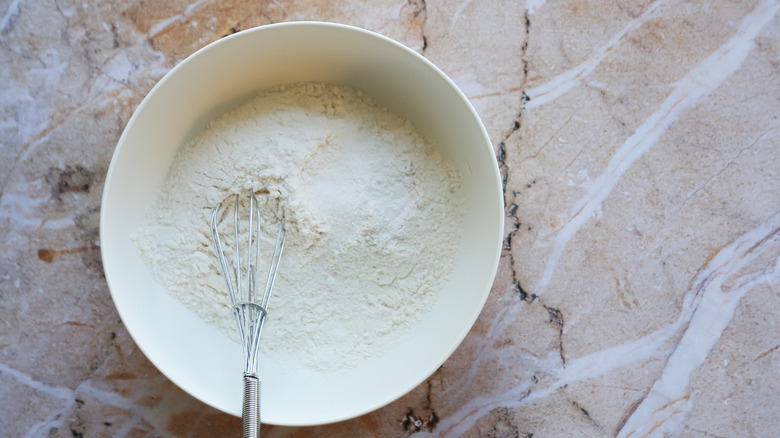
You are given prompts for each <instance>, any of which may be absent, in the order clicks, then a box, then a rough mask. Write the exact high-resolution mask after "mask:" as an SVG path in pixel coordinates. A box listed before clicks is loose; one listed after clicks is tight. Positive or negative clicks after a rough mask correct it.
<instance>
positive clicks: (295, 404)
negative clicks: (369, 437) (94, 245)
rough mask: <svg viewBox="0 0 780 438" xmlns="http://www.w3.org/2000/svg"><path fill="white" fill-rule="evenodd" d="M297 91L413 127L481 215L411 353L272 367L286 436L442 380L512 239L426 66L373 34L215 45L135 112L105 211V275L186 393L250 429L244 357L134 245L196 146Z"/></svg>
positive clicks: (277, 34) (267, 374)
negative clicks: (307, 85) (263, 95)
mask: <svg viewBox="0 0 780 438" xmlns="http://www.w3.org/2000/svg"><path fill="white" fill-rule="evenodd" d="M298 81H322V82H328V83H336V84H345V85H349V86H352V87H354V88H357V89H360V90H363V91H364V92H366V93H368V94H369V95H371V96H372V97H373V98H375V99H376V100H378V101H379V102H380V103H383V104H384V105H386V106H388V107H389V108H391V109H392V110H394V111H395V112H397V113H399V114H402V115H405V116H406V117H408V118H409V119H410V120H412V121H413V123H414V124H415V125H416V126H417V127H418V129H420V130H421V131H422V133H423V134H424V135H425V136H426V137H427V138H428V139H429V141H430V142H432V143H433V144H434V145H436V147H437V149H438V150H439V151H440V152H441V153H442V154H443V155H444V156H445V157H447V158H449V159H450V160H452V161H454V162H455V163H456V164H457V165H458V166H459V168H460V170H461V173H462V178H463V181H462V182H463V187H464V190H465V195H466V199H467V203H468V212H467V215H466V217H465V220H464V225H463V226H464V234H463V237H462V239H461V242H460V247H459V255H458V258H457V261H456V265H455V269H454V270H453V273H452V275H451V277H450V279H449V282H448V283H447V284H445V285H444V286H443V291H442V293H441V294H440V298H439V300H438V302H437V304H436V306H435V308H434V309H433V310H432V312H431V313H430V314H429V315H428V316H427V317H426V318H425V319H424V320H423V321H422V322H421V323H420V324H419V325H418V326H416V327H415V328H414V329H413V333H412V334H411V336H409V337H408V338H407V339H405V340H402V341H400V342H399V343H397V344H396V345H395V346H394V347H392V348H391V349H389V350H388V351H386V352H385V353H384V354H382V356H381V357H374V358H371V359H369V360H368V361H366V362H364V363H362V364H361V365H360V366H357V367H355V368H353V369H348V370H343V371H339V372H322V371H312V370H307V369H304V368H300V369H296V368H291V367H289V366H287V365H285V366H282V365H281V364H277V363H274V361H272V360H270V359H269V358H267V357H261V359H260V371H261V376H262V379H263V386H262V388H263V389H262V398H263V401H262V405H263V421H264V422H268V423H271V424H280V425H314V424H321V423H328V422H333V421H339V420H343V419H347V418H352V417H355V416H358V415H361V414H364V413H366V412H369V411H372V410H374V409H376V408H379V407H381V406H383V405H385V404H387V403H389V402H391V401H393V400H395V399H396V398H398V397H400V396H402V395H403V394H405V393H406V392H408V391H409V390H411V389H412V388H414V387H415V386H416V385H418V384H419V383H421V382H422V381H423V380H425V379H426V378H427V377H428V376H429V375H430V374H432V373H433V372H434V371H435V370H436V369H437V368H438V367H439V366H440V365H441V364H442V363H443V362H444V360H446V359H447V357H449V355H450V354H451V353H452V352H453V350H454V349H455V348H456V347H457V346H458V344H459V343H460V342H461V341H462V340H463V338H464V337H465V335H466V333H467V332H468V330H469V329H470V328H471V326H472V324H473V323H474V321H475V320H476V318H477V316H478V314H479V312H480V310H481V308H482V306H483V304H484V302H485V299H486V298H487V295H488V293H489V290H490V287H491V284H492V281H493V278H494V275H495V271H496V267H497V265H498V257H499V253H500V245H501V239H502V233H503V200H502V195H501V185H500V180H499V176H498V169H497V167H496V162H495V158H494V156H493V151H492V148H491V145H490V141H489V139H488V137H487V134H486V132H485V129H484V127H483V126H482V124H481V122H480V121H479V118H478V116H477V115H476V113H475V112H474V110H473V108H472V107H471V106H470V105H469V103H468V101H467V100H466V98H465V97H464V96H463V94H462V93H461V92H460V91H459V90H458V89H457V87H455V85H454V84H453V83H452V82H451V81H450V80H449V79H447V78H446V77H445V76H444V75H443V74H442V73H441V72H440V71H439V70H438V69H436V68H435V67H434V66H433V65H432V64H430V63H429V62H428V61H426V60H425V59H423V58H422V57H420V56H419V55H417V54H416V53H415V52H413V51H411V50H409V49H407V48H405V47H403V46H401V45H400V44H398V43H395V42H393V41H391V40H389V39H387V38H384V37H381V36H379V35H376V34H373V33H370V32H367V31H364V30H360V29H357V28H353V27H349V26H343V25H335V24H325V23H287V24H278V25H270V26H265V27H260V28H256V29H252V30H248V31H244V32H240V33H238V34H235V35H233V36H231V37H227V38H224V39H222V40H220V41H218V42H216V43H213V44H211V45H209V46H207V47H205V48H204V49H202V50H200V51H198V52H196V53H195V54H194V55H192V56H191V57H189V58H187V59H186V60H185V61H183V62H182V63H181V64H179V65H178V66H177V67H176V68H174V69H173V70H172V71H171V72H170V73H169V74H168V75H166V76H165V77H164V78H163V80H161V81H160V83H159V84H157V86H156V87H155V88H154V89H153V90H152V91H151V92H150V93H149V95H148V96H147V97H146V99H144V101H143V102H142V103H141V105H140V106H139V108H138V109H137V110H136V113H135V114H134V116H133V118H132V119H131V120H130V122H129V123H128V125H127V127H126V128H125V132H124V133H123V135H122V137H121V138H120V140H119V144H118V146H117V149H116V151H115V153H114V157H113V159H112V162H111V166H110V168H109V171H108V175H107V179H106V185H105V189H104V194H103V204H102V211H101V245H102V253H103V264H104V269H105V272H106V279H107V281H108V285H109V288H110V290H111V294H112V297H113V299H114V302H115V305H116V307H117V309H118V311H119V313H120V315H121V317H122V319H123V321H124V323H125V325H126V326H127V329H128V331H129V332H130V334H131V336H132V337H133V339H134V340H135V342H136V343H137V344H138V346H139V348H141V350H142V351H143V352H144V353H145V354H146V355H147V357H148V358H149V359H150V360H151V361H152V362H153V363H154V364H155V366H157V368H158V369H159V370H160V371H161V372H162V373H164V374H165V375H166V376H167V377H168V378H169V379H171V380H172V381H173V382H174V383H176V384H177V385H178V386H179V387H181V388H183V389H184V390H186V391H187V392H189V393H190V394H192V395H193V396H195V397H196V398H198V399H200V400H202V401H204V402H206V403H208V404H210V405H212V406H213V407H215V408H217V409H221V410H223V411H226V412H229V413H232V414H235V415H240V411H241V391H242V379H241V372H242V369H241V364H242V360H241V354H242V353H241V348H240V346H238V345H237V344H235V343H233V342H232V341H230V340H229V339H228V338H227V337H226V336H224V335H223V334H222V333H220V332H219V331H218V330H217V329H216V328H214V327H212V326H210V325H209V324H207V323H205V322H203V321H202V320H201V319H200V318H199V317H198V316H196V315H195V314H194V313H192V312H191V311H189V310H188V309H187V308H185V307H184V306H183V305H182V304H181V303H179V302H178V301H176V300H175V299H173V298H171V297H170V296H169V295H168V294H167V293H166V292H165V291H164V290H163V288H162V286H160V285H159V284H157V283H156V282H155V281H154V280H153V279H152V277H151V274H150V273H149V272H148V271H147V268H146V267H145V266H144V264H143V262H142V261H141V259H140V257H139V256H138V255H137V253H136V250H135V248H134V246H133V244H132V243H131V241H130V238H129V237H130V235H131V234H132V233H133V232H134V231H135V230H136V229H137V227H138V226H139V225H140V224H141V223H142V221H143V219H144V218H145V215H146V214H147V212H148V208H149V206H150V204H151V202H152V201H153V200H154V199H155V196H156V194H157V190H158V187H159V185H160V184H161V183H162V181H163V180H164V179H165V177H166V174H167V170H168V167H169V165H170V163H171V161H172V160H173V157H174V154H175V153H176V150H177V149H178V147H179V146H180V145H181V144H182V143H183V142H184V141H185V140H186V139H187V138H188V137H189V136H190V135H191V134H193V133H194V132H196V131H197V130H199V129H201V128H202V126H203V124H204V123H205V122H206V121H208V120H209V119H210V118H212V117H214V116H215V115H217V114H219V113H221V112H223V111H225V110H226V109H228V108H230V107H232V106H234V105H235V104H236V103H237V102H239V101H241V100H242V99H244V98H246V97H247V96H248V95H249V94H251V93H253V92H255V91H257V90H259V89H262V88H268V87H272V86H275V85H279V84H285V83H294V82H298ZM315 275H316V274H315Z"/></svg>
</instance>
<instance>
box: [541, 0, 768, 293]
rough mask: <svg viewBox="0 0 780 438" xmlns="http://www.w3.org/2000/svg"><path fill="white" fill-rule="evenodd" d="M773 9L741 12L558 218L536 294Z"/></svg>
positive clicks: (733, 64)
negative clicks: (623, 180) (728, 33)
mask: <svg viewBox="0 0 780 438" xmlns="http://www.w3.org/2000/svg"><path fill="white" fill-rule="evenodd" d="M777 9H778V2H777V1H773V0H765V1H763V2H761V3H760V4H759V5H758V6H756V8H755V9H754V10H753V11H752V12H750V13H749V14H747V15H746V16H745V17H744V18H743V20H742V22H741V24H740V26H739V28H738V29H737V32H736V33H735V34H734V36H732V37H731V38H730V39H729V40H728V41H727V42H726V43H725V44H723V45H722V46H721V47H719V48H718V49H717V50H715V51H714V52H713V53H712V54H711V55H710V56H708V57H707V58H706V59H705V60H704V61H702V62H701V63H700V64H699V65H697V66H696V67H694V68H693V69H691V70H690V71H689V72H688V73H687V74H686V75H685V76H684V77H683V78H682V79H680V80H679V81H677V83H675V85H674V88H673V89H672V92H671V93H670V94H669V96H668V97H667V98H666V100H664V102H663V103H662V104H661V106H660V107H659V108H658V109H656V110H655V111H654V112H653V113H652V114H651V115H650V117H648V118H647V119H645V121H644V122H643V123H642V124H641V125H640V126H639V128H637V130H636V131H635V132H634V134H633V135H631V136H630V137H629V138H628V139H627V140H626V141H625V143H623V145H621V146H620V148H618V150H617V151H616V152H615V154H614V155H613V157H612V159H611V160H610V162H609V164H608V165H607V167H606V169H604V172H603V173H602V174H601V175H599V176H598V178H596V179H595V180H594V181H593V183H592V184H590V185H589V186H588V187H587V188H586V193H585V195H584V196H583V197H582V198H580V199H579V200H578V201H577V202H576V203H575V204H574V206H573V207H572V208H571V210H570V212H569V214H568V215H567V216H566V217H563V218H561V221H560V223H562V224H563V225H562V226H561V227H560V228H558V229H557V230H555V231H554V232H553V235H552V241H553V245H552V246H553V247H552V251H551V254H550V256H549V257H548V259H547V262H546V264H545V268H544V273H543V274H542V277H541V278H540V279H539V281H538V283H537V284H536V288H535V289H534V293H535V294H536V295H541V294H542V293H544V290H545V288H546V287H547V285H548V284H549V282H550V280H551V279H552V276H553V273H554V272H555V270H556V268H557V266H558V262H559V260H560V258H561V256H562V255H563V253H564V249H565V247H566V244H567V243H568V242H569V241H570V240H571V239H572V238H573V237H574V235H575V234H577V232H578V231H579V230H580V228H582V226H583V225H585V223H586V222H588V220H590V218H591V217H593V216H594V215H596V214H598V213H599V212H600V209H601V203H602V202H603V201H604V200H605V199H606V198H607V197H608V196H609V194H610V192H611V191H612V189H613V188H614V187H615V185H616V184H617V182H618V180H619V179H620V177H621V176H622V175H623V173H624V172H625V171H626V170H627V169H628V168H629V167H630V166H631V165H632V164H633V163H634V162H635V161H636V160H637V159H638V158H639V157H641V156H642V155H643V154H644V153H645V152H647V151H648V150H649V149H650V148H652V147H653V146H654V145H655V144H656V142H658V139H659V138H660V137H661V135H662V134H663V133H664V132H666V130H667V129H668V128H669V126H671V125H672V124H673V123H674V122H675V121H677V119H678V118H679V117H680V115H681V114H682V113H684V112H685V111H686V110H688V109H690V108H692V107H694V106H695V105H696V104H697V103H698V102H699V101H700V100H701V99H702V98H704V97H706V96H707V95H709V93H710V92H712V91H713V90H715V89H716V88H718V86H720V84H721V83H723V81H724V80H725V79H726V78H727V77H728V76H729V75H731V74H732V73H734V72H735V71H737V70H738V69H739V67H740V66H741V65H742V62H743V61H744V60H745V58H746V57H747V55H748V53H750V51H751V49H752V48H753V40H754V39H755V37H756V36H757V35H758V34H759V32H760V31H761V30H762V29H763V28H764V26H765V25H766V24H767V23H768V22H770V21H771V19H772V17H773V16H774V14H775V13H776V12H777Z"/></svg>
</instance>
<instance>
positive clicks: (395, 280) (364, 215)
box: [133, 83, 465, 370]
mask: <svg viewBox="0 0 780 438" xmlns="http://www.w3.org/2000/svg"><path fill="white" fill-rule="evenodd" d="M250 188H254V189H260V188H264V189H267V190H268V191H269V193H270V194H269V195H268V197H269V198H270V201H269V204H270V205H269V206H266V209H265V210H264V214H265V215H266V216H268V215H269V214H270V215H271V216H273V215H275V214H283V215H284V218H285V223H286V229H287V243H286V247H285V252H284V257H283V259H282V263H281V266H280V270H279V277H278V278H277V282H276V286H275V288H274V294H273V297H272V299H271V304H270V309H269V319H268V321H267V324H266V326H265V328H264V330H263V337H262V339H261V349H262V350H263V351H264V352H265V353H266V354H271V355H274V356H275V357H277V358H279V359H283V360H286V361H287V362H288V363H291V364H299V365H302V366H305V367H307V368H313V369H319V370H329V369H342V368H344V367H351V366H354V365H357V364H358V363H359V362H360V361H361V360H362V359H365V358H367V357H370V356H371V355H373V354H376V353H378V352H380V351H382V350H383V349H385V348H387V347H388V346H389V345H390V344H391V343H392V342H394V341H395V340H397V339H398V337H399V336H401V335H403V334H404V332H405V331H408V330H409V329H410V328H411V327H412V326H413V325H414V324H415V323H417V322H419V321H420V320H421V319H422V318H423V317H424V316H425V314H426V313H427V312H428V311H429V310H430V308H431V307H432V306H433V304H434V302H435V300H436V298H437V295H438V293H439V291H440V289H441V287H442V285H443V283H444V282H445V281H446V279H447V278H448V275H449V273H450V271H451V270H452V267H453V264H454V258H455V253H456V251H457V245H458V242H459V241H460V234H459V233H460V223H461V220H462V217H463V213H464V209H465V201H464V196H463V193H462V190H461V186H460V175H459V173H458V170H457V168H456V166H455V165H454V164H453V163H451V162H449V161H446V160H445V159H443V158H442V157H441V155H439V154H438V153H437V152H435V151H434V150H433V149H432V148H431V147H430V145H428V144H427V143H426V141H425V139H424V138H423V137H422V136H421V135H420V134H419V133H418V132H417V131H416V129H415V127H414V126H413V125H412V124H411V123H410V122H409V121H408V120H406V119H403V118H401V117H399V116H398V115H396V114H394V113H391V112H390V111H388V110H387V109H386V108H384V107H381V106H379V105H378V104H377V103H375V102H374V101H372V100H371V99H370V98H369V97H367V96H366V95H365V94H363V93H361V92H359V91H356V90H354V89H351V88H349V87H345V86H337V85H326V84H321V83H299V84H294V85H288V86H284V87H278V88H274V89H270V90H266V91H263V92H261V93H260V94H259V95H258V96H256V97H255V98H253V99H252V100H250V101H248V102H247V103H245V104H243V105H241V106H239V107H237V108H236V109H234V110H233V111H231V112H229V113H226V114H224V115H222V116H220V117H218V118H216V119H214V120H212V121H211V122H210V123H209V124H207V125H206V127H205V128H204V129H203V130H202V131H201V132H200V133H199V134H198V135H196V136H195V137H194V138H193V139H192V140H191V141H189V142H188V143H187V144H185V145H184V146H183V147H182V148H181V150H180V151H179V152H178V155H177V156H176V158H175V160H174V162H173V163H172V165H171V168H170V173H169V175H168V177H167V179H166V181H165V184H164V185H163V187H162V188H161V190H160V194H159V198H158V199H157V200H156V202H155V203H154V205H153V206H152V208H151V211H150V214H149V217H148V220H147V222H146V223H145V224H144V225H143V226H142V227H141V228H140V229H138V230H137V233H136V234H135V235H134V236H133V240H134V241H135V243H136V246H137V248H138V250H139V253H140V254H141V256H142V258H143V259H144V261H145V262H146V264H147V265H148V267H149V269H150V270H151V271H152V274H153V276H154V277H155V279H156V280H157V281H158V282H159V283H160V284H162V285H163V286H164V287H165V288H166V290H167V291H168V292H169V293H170V294H172V295H173V296H174V297H175V298H177V299H178V300H180V301H181V302H182V303H184V305H186V306H187V307H189V308H190V309H192V310H193V311H195V312H197V313H198V314H199V315H200V316H201V317H203V318H204V319H205V320H207V321H209V322H211V323H213V324H216V325H218V326H219V327H220V328H221V329H223V330H224V331H225V333H227V334H228V336H231V337H232V338H234V339H237V334H236V328H235V322H234V321H233V319H232V316H231V314H230V309H229V300H228V297H227V293H226V289H225V285H224V281H223V280H222V278H221V277H220V274H219V268H218V267H217V263H216V258H215V256H214V253H213V249H212V244H211V237H210V231H209V224H208V221H209V218H210V215H211V211H212V208H213V207H214V205H216V204H217V203H218V202H223V201H225V200H229V199H230V198H231V196H232V195H233V194H235V193H237V192H239V191H240V192H241V193H245V192H248V190H249V189H250ZM269 212H270V213H269ZM269 219H272V220H273V217H270V218H269ZM270 228H271V230H269V232H272V233H275V232H276V229H275V228H274V227H270Z"/></svg>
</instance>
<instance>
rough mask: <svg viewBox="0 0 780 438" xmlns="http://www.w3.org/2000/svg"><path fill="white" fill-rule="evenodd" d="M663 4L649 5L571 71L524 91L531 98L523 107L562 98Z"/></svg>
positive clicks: (659, 2) (532, 106)
mask: <svg viewBox="0 0 780 438" xmlns="http://www.w3.org/2000/svg"><path fill="white" fill-rule="evenodd" d="M663 3H664V2H663V0H658V1H656V2H654V3H651V4H650V6H648V7H647V8H646V9H645V12H644V13H642V15H640V16H639V17H637V18H635V19H633V20H631V21H630V22H629V23H628V24H626V25H625V26H624V27H623V29H621V30H620V31H619V32H617V33H615V34H614V35H613V36H612V38H610V39H609V41H607V43H606V44H604V45H603V46H601V47H599V48H598V49H596V51H594V52H593V54H592V55H591V56H590V57H588V59H586V60H585V62H583V63H581V64H579V65H578V66H576V67H574V68H572V69H569V70H566V71H565V72H563V73H561V74H559V75H558V76H556V77H554V78H552V79H551V80H550V81H548V82H546V83H544V84H542V85H539V86H536V87H534V88H530V89H527V90H525V94H526V95H528V97H530V98H531V100H530V101H529V102H527V103H526V105H525V107H526V108H534V107H537V106H540V105H544V104H546V103H548V102H551V101H552V100H555V99H557V98H558V97H561V96H563V95H564V94H566V93H567V92H568V91H569V90H571V89H572V88H574V87H576V86H577V85H579V84H580V83H582V81H583V80H584V79H586V78H587V77H588V75H590V73H591V72H592V71H593V69H595V68H596V67H597V66H598V65H599V64H600V63H601V61H603V60H604V58H605V57H606V56H607V54H609V52H610V51H611V50H612V49H613V48H614V47H615V46H616V45H617V44H618V43H620V42H621V41H622V40H623V37H625V36H626V35H627V34H628V33H630V32H632V31H634V30H636V29H639V28H640V27H641V26H642V25H643V24H644V23H645V22H646V21H647V20H649V19H650V18H652V17H654V16H655V15H656V14H655V13H656V11H657V10H658V7H659V6H661V4H663Z"/></svg>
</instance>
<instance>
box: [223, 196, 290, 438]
mask: <svg viewBox="0 0 780 438" xmlns="http://www.w3.org/2000/svg"><path fill="white" fill-rule="evenodd" d="M239 201H240V199H239V195H236V197H235V203H236V205H235V208H234V212H233V238H234V243H233V245H234V246H235V248H234V251H232V252H234V254H233V256H232V258H233V263H229V262H228V259H227V258H226V257H225V252H224V250H223V247H222V240H221V239H220V237H219V230H218V229H217V227H218V225H219V223H220V220H219V211H220V208H221V207H222V203H219V204H217V205H216V206H215V207H214V211H213V212H212V214H211V239H212V242H213V244H214V251H215V252H216V254H217V259H218V261H219V267H220V269H221V271H222V277H223V278H224V279H225V286H226V287H227V290H228V296H229V297H230V305H231V312H232V314H233V318H234V319H235V320H236V323H237V325H238V331H239V334H240V337H241V343H242V345H243V347H244V400H243V407H242V412H241V418H242V420H241V422H242V432H243V437H244V438H259V437H260V377H259V375H258V372H257V350H258V346H259V342H260V332H261V331H262V330H263V325H264V324H265V320H266V318H267V317H268V301H269V300H270V298H271V292H272V291H273V287H274V282H275V280H276V273H277V270H278V269H279V262H280V261H281V258H282V250H283V249H284V241H285V234H286V233H285V229H284V220H279V223H278V228H279V229H278V232H277V238H276V244H275V246H274V250H273V254H272V255H271V260H270V267H269V269H268V276H267V278H266V280H265V288H264V289H263V291H262V295H260V294H259V293H258V278H257V274H258V272H257V271H258V265H259V264H260V242H261V234H260V223H261V220H260V219H261V215H260V208H259V205H258V202H257V198H256V197H255V192H254V190H252V191H250V194H249V227H248V240H247V241H245V242H243V243H242V241H241V239H240V236H239V234H240V233H239V205H240V204H241V202H239ZM242 246H244V247H245V249H246V259H245V260H242V258H241V252H242V251H241V248H242Z"/></svg>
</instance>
